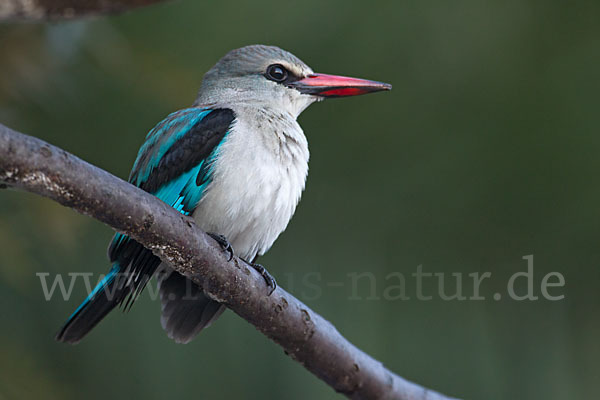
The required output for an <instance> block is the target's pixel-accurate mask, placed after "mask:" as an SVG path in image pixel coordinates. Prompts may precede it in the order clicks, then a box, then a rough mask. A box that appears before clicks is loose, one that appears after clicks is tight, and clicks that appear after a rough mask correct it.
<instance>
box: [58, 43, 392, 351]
mask: <svg viewBox="0 0 600 400" xmlns="http://www.w3.org/2000/svg"><path fill="white" fill-rule="evenodd" d="M391 88H392V87H391V85H389V84H386V83H382V82H376V81H370V80H365V79H358V78H349V77H344V76H336V75H327V74H318V73H315V72H313V70H312V69H311V68H310V67H309V66H307V65H306V64H305V63H304V62H302V61H301V60H300V59H298V58H297V57H296V56H294V55H293V54H291V53H289V52H287V51H285V50H282V49H280V48H278V47H274V46H265V45H251V46H246V47H242V48H239V49H235V50H232V51H230V52H229V53H227V54H226V55H225V56H224V57H223V58H221V59H220V60H219V61H218V62H217V63H216V64H215V65H214V66H213V67H212V68H211V69H210V70H209V71H208V72H207V73H206V74H205V75H204V78H203V80H202V85H201V88H200V91H199V94H198V97H197V99H196V101H195V102H194V103H193V104H192V106H191V107H189V108H186V109H183V110H180V111H176V112H174V113H172V114H170V115H168V116H167V117H166V118H165V119H164V120H162V121H161V122H160V123H158V125H156V126H155V127H154V128H153V129H152V130H151V131H150V132H149V133H148V135H147V136H146V139H145V141H144V143H143V144H142V146H141V148H140V150H139V152H138V155H137V159H136V160H135V163H134V165H133V169H132V171H131V174H130V176H129V182H130V183H132V184H134V185H136V186H138V187H139V188H141V189H143V190H144V191H146V192H148V193H151V194H153V195H154V196H156V197H158V198H159V199H161V200H162V201H163V202H165V203H167V204H168V205H170V206H171V207H173V208H175V209H176V210H177V211H179V212H180V213H182V214H184V215H189V216H191V217H192V218H193V219H194V220H195V222H196V223H197V225H198V226H199V227H200V228H201V229H202V230H204V231H205V232H207V233H208V234H209V235H210V236H211V237H213V238H214V239H215V240H216V241H217V242H218V243H219V244H220V245H221V246H222V248H223V249H224V250H225V251H228V252H229V253H230V257H231V256H232V255H233V251H234V250H233V249H235V253H236V255H237V256H239V257H240V258H242V259H243V260H245V261H246V262H248V264H249V265H251V266H252V267H254V268H255V269H257V270H258V272H259V273H261V275H262V276H263V277H264V278H265V281H266V285H268V286H270V289H271V291H272V290H274V288H275V285H276V284H275V280H274V279H273V278H272V277H271V275H270V274H269V273H268V272H267V271H266V270H265V269H264V268H263V267H262V266H261V265H260V264H257V263H256V260H257V257H258V256H261V255H263V254H265V252H267V251H268V250H269V248H270V247H271V246H272V245H273V242H274V241H275V240H276V239H277V237H278V236H279V235H280V234H281V233H282V232H283V231H284V230H285V228H286V227H287V225H288V222H289V221H290V219H291V218H292V215H293V214H294V211H295V209H296V205H297V204H298V202H299V200H300V195H301V193H302V191H303V190H304V185H305V181H306V177H307V174H308V159H309V151H308V143H307V139H306V137H305V136H304V133H303V131H302V128H301V127H300V125H299V124H298V122H297V121H296V119H297V117H298V116H299V115H300V113H301V112H302V111H303V110H304V109H306V107H308V106H309V105H310V104H312V103H314V102H317V101H321V100H323V99H325V98H333V97H346V96H355V95H360V94H365V93H371V92H377V91H381V90H390V89H391ZM108 256H109V259H110V262H111V265H112V267H111V269H110V271H109V272H108V274H107V275H106V276H105V277H104V278H103V279H102V280H101V281H100V282H99V283H98V285H97V286H96V287H95V288H94V289H93V290H92V291H91V292H90V293H89V295H88V296H87V298H86V299H85V300H84V301H83V303H82V304H81V305H80V306H79V307H78V308H77V309H76V310H75V311H74V312H73V314H72V315H71V316H70V317H69V319H68V320H67V322H66V323H65V324H64V326H63V327H62V328H61V330H60V331H59V333H58V334H57V336H56V339H57V340H58V341H61V342H66V343H72V344H75V343H78V342H79V341H80V340H81V339H82V338H83V337H84V336H85V335H86V334H87V333H88V332H90V330H91V329H92V328H94V326H96V325H97V324H98V323H99V322H100V321H101V320H102V319H103V318H104V317H105V316H106V315H107V314H108V313H109V312H110V311H111V310H113V309H114V308H115V307H117V306H120V307H122V308H124V309H126V310H127V309H129V308H130V307H131V304H132V303H133V301H135V299H136V298H137V297H138V296H139V294H140V292H141V291H142V290H143V289H144V287H145V286H146V284H147V283H148V281H149V280H150V279H151V278H152V277H153V276H156V278H157V280H158V288H159V294H160V300H161V318H160V322H161V325H162V327H163V329H164V330H165V331H166V333H167V335H168V336H169V337H170V338H171V339H173V340H175V341H176V342H178V343H188V342H189V341H191V340H192V339H193V338H194V337H195V336H196V335H197V334H198V333H199V332H200V331H201V330H202V329H203V328H205V327H207V326H209V325H210V324H211V323H212V322H214V321H215V320H216V319H217V318H218V317H219V316H220V315H221V314H222V313H223V311H224V310H225V306H224V305H223V304H221V303H219V302H217V301H216V300H214V299H211V298H210V297H209V296H208V295H206V294H205V293H204V292H203V291H202V288H201V287H199V286H197V285H196V284H195V283H193V282H192V281H190V280H188V279H187V278H186V277H184V276H183V275H181V274H179V273H178V272H175V271H174V270H173V269H171V268H170V267H169V266H168V265H167V264H165V263H163V262H161V260H160V259H159V258H158V257H157V256H155V255H154V254H152V252H151V251H150V250H148V249H146V248H144V247H143V246H142V245H141V244H140V243H138V242H137V241H135V240H134V239H132V238H130V237H129V236H127V235H124V234H122V233H117V234H115V235H114V237H113V239H112V241H111V242H110V245H109V248H108Z"/></svg>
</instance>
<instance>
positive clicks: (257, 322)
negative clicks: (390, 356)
mask: <svg viewBox="0 0 600 400" xmlns="http://www.w3.org/2000/svg"><path fill="white" fill-rule="evenodd" d="M0 183H3V184H4V185H8V186H9V187H12V188H16V189H21V190H25V191H28V192H32V193H36V194H38V195H41V196H45V197H48V198H50V199H52V200H54V201H57V202H58V203H60V204H62V205H64V206H66V207H70V208H72V209H74V210H76V211H78V212H80V213H83V214H85V215H89V216H91V217H93V218H95V219H97V220H99V221H101V222H104V223H105V224H107V225H109V226H111V227H112V228H113V229H115V230H117V231H119V232H123V233H126V234H127V235H130V236H131V237H133V238H135V239H136V240H137V241H138V242H140V243H142V244H143V245H144V246H145V247H147V248H149V249H151V250H152V251H153V252H154V254H156V255H157V256H158V257H160V258H161V259H162V260H163V261H165V262H167V263H169V265H170V266H171V267H172V268H173V269H174V270H176V271H177V272H179V273H181V274H183V275H185V276H186V277H188V278H189V279H191V280H192V281H193V282H195V283H196V284H198V285H200V286H201V287H202V288H203V289H204V290H205V291H206V293H207V294H208V295H209V296H211V297H212V298H214V299H215V300H218V301H220V302H223V303H224V304H226V305H227V307H229V308H230V309H232V310H233V311H234V312H235V313H236V314H238V315H239V316H241V317H242V318H244V319H245V320H246V321H248V322H249V323H251V324H252V325H254V326H255V327H256V328H257V329H258V330H259V331H261V332H262V333H263V334H265V335H266V336H267V337H268V338H270V339H271V340H273V341H274V342H276V343H277V344H279V345H280V346H281V347H283V349H284V350H285V352H286V353H287V354H289V355H290V356H291V357H292V358H293V359H294V360H296V361H298V362H299V363H301V364H302V365H303V366H304V367H305V368H307V369H308V370H309V371H311V372H312V373H313V374H315V375H316V376H317V377H318V378H320V379H322V380H323V381H325V382H326V383H327V384H328V385H329V386H331V387H332V388H333V389H335V390H336V391H337V392H340V393H343V394H344V395H346V396H347V397H349V398H352V399H400V400H409V399H410V400H413V399H421V400H449V398H448V397H446V396H444V395H442V394H439V393H437V392H434V391H431V390H428V389H425V388H423V387H421V386H419V385H417V384H415V383H412V382H409V381H407V380H405V379H403V378H401V377H399V376H398V375H396V374H394V373H393V372H391V371H389V370H388V369H386V368H385V367H384V366H383V364H382V363H380V362H379V361H377V360H375V359H373V358H372V357H370V356H369V355H367V354H365V353H364V352H362V351H361V350H360V349H358V348H356V347H355V346H354V345H352V344H351V343H350V342H348V341H347V340H346V339H345V338H344V337H343V336H342V335H340V333H339V332H338V331H337V330H336V329H335V327H334V326H333V325H332V324H331V323H329V322H328V321H326V320H325V319H323V318H322V317H321V316H320V315H319V314H317V313H315V312H314V311H312V310H311V309H310V308H308V307H307V306H306V305H304V304H303V303H302V302H301V301H299V300H298V299H296V298H295V297H293V296H292V295H291V294H289V293H287V292H286V291H284V290H283V289H281V288H277V289H276V290H275V291H274V292H273V294H272V295H271V296H267V293H268V290H269V289H268V288H267V287H266V285H265V282H264V279H263V278H262V277H261V276H260V275H259V274H258V273H257V272H256V271H255V270H254V269H253V268H248V266H247V265H246V264H245V263H244V262H243V261H241V260H240V259H239V258H237V257H234V258H233V260H232V261H228V255H227V254H226V253H224V252H223V251H222V249H221V248H220V247H219V245H217V244H216V242H214V241H213V240H212V239H211V238H210V237H209V236H208V235H206V234H205V233H204V232H202V231H201V230H200V229H199V228H198V227H197V226H196V224H195V223H194V221H193V220H192V219H191V218H189V217H186V216H184V215H182V214H180V213H178V212H177V211H175V210H174V209H173V208H171V207H169V206H168V205H166V204H165V203H163V202H162V201H160V200H159V199H157V198H156V197H154V196H152V195H150V194H148V193H146V192H144V191H142V190H141V189H139V188H137V187H135V186H133V185H131V184H129V183H127V182H125V181H123V180H121V179H119V178H117V177H115V176H113V175H111V174H109V173H108V172H106V171H103V170H101V169H99V168H97V167H94V166H93V165H90V164H88V163H86V162H85V161H82V160H80V159H79V158H77V157H75V156H73V155H71V154H69V153H67V152H66V151H64V150H61V149H59V148H57V147H54V146H52V145H50V144H48V143H45V142H43V141H41V140H39V139H36V138H34V137H31V136H26V135H23V134H21V133H18V132H15V131H13V130H11V129H9V128H7V127H5V126H4V125H1V124H0Z"/></svg>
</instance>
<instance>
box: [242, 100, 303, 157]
mask: <svg viewBox="0 0 600 400" xmlns="http://www.w3.org/2000/svg"><path fill="white" fill-rule="evenodd" d="M232 108H233V111H234V113H235V114H236V118H237V127H238V129H240V130H243V131H245V132H244V134H245V135H249V136H251V137H254V138H255V139H257V140H259V141H260V143H261V144H262V145H263V146H264V147H266V148H267V149H268V150H270V151H272V152H273V153H274V154H276V155H277V156H278V157H281V158H282V161H285V160H284V159H288V160H291V159H293V160H294V161H295V162H301V163H307V162H308V157H309V152H308V142H307V140H306V136H304V132H303V131H302V128H301V127H300V125H299V124H298V122H297V121H296V117H295V116H294V115H292V114H290V113H289V112H286V111H281V110H276V109H274V108H269V107H261V106H252V105H238V106H235V105H234V106H233V107H232Z"/></svg>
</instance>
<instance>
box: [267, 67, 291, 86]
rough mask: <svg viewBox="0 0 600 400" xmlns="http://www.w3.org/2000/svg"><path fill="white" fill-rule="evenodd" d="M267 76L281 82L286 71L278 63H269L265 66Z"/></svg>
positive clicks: (285, 76)
mask: <svg viewBox="0 0 600 400" xmlns="http://www.w3.org/2000/svg"><path fill="white" fill-rule="evenodd" d="M266 75H267V78H268V79H270V80H272V81H275V82H283V81H285V80H286V79H287V77H288V71H287V69H285V68H284V67H283V66H282V65H280V64H273V65H269V67H268V68H267V74H266Z"/></svg>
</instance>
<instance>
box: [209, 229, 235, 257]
mask: <svg viewBox="0 0 600 400" xmlns="http://www.w3.org/2000/svg"><path fill="white" fill-rule="evenodd" d="M206 234H207V235H208V236H210V237H211V238H213V239H215V241H216V242H217V243H219V246H221V248H222V249H223V250H224V251H226V252H228V253H229V259H228V260H227V261H231V259H232V258H233V247H231V244H230V243H229V241H228V240H227V238H226V237H225V236H223V235H219V234H218V233H211V232H206Z"/></svg>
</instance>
